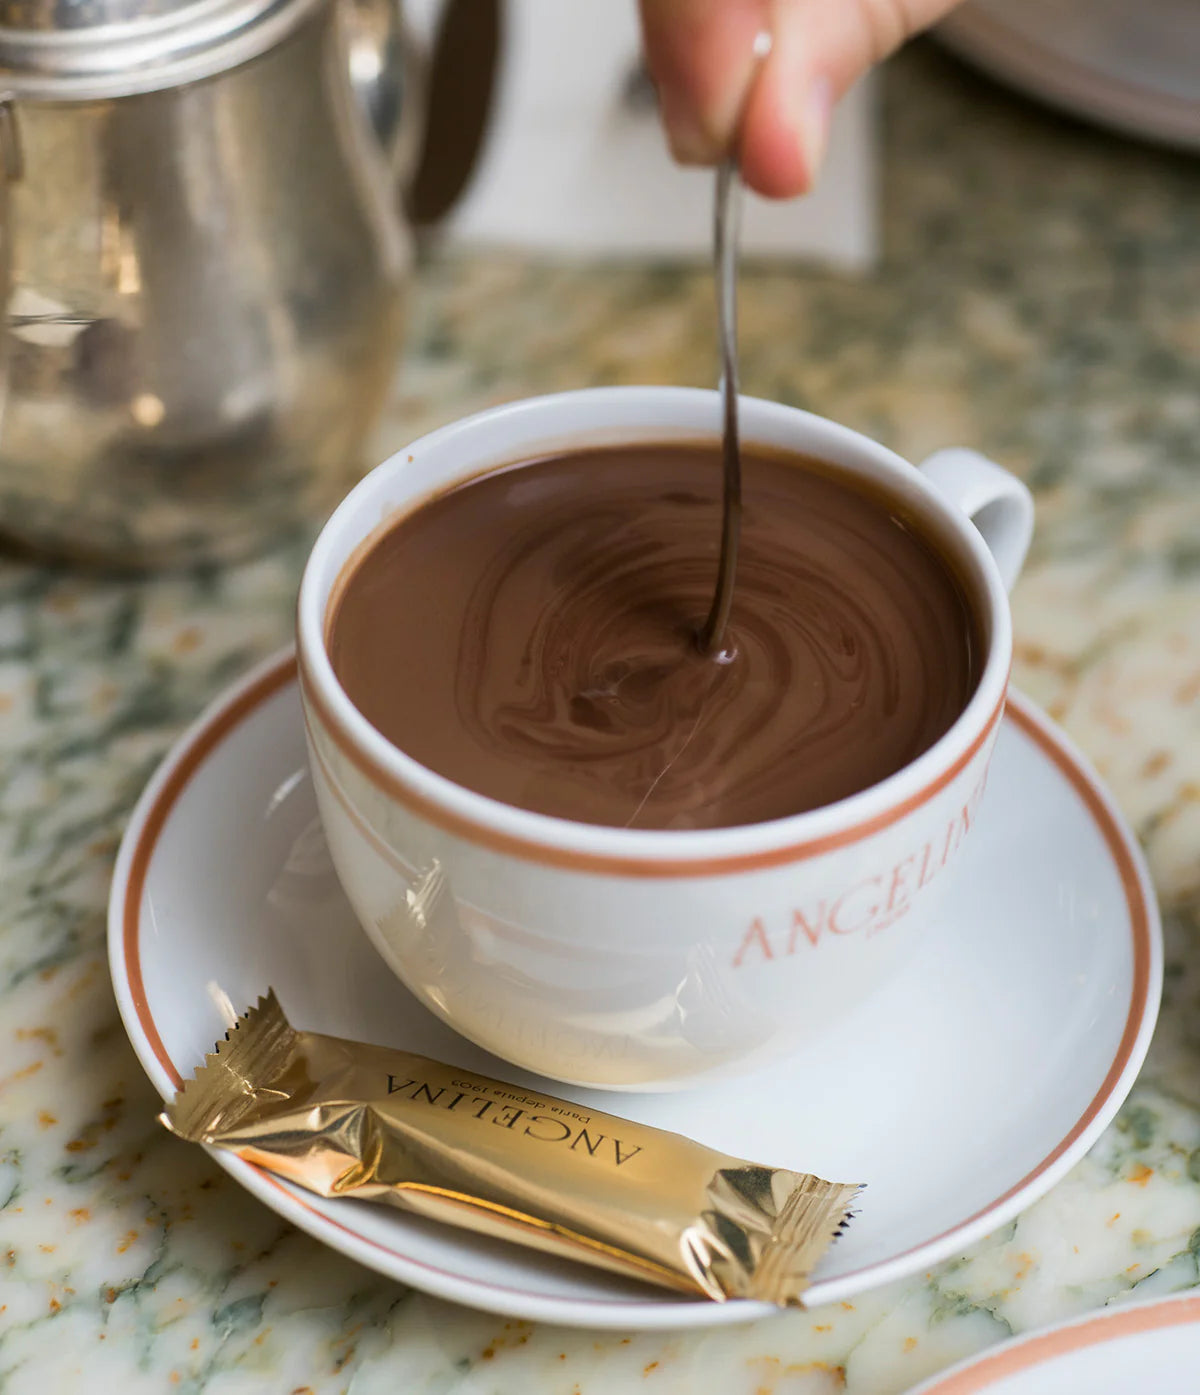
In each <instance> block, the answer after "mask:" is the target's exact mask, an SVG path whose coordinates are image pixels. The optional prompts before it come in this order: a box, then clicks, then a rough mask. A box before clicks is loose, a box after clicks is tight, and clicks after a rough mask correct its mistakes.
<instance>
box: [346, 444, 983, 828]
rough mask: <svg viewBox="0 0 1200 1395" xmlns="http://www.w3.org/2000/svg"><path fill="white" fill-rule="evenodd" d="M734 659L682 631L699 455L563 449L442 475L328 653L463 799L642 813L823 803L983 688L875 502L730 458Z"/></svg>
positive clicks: (702, 515) (945, 721) (907, 547)
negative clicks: (464, 475)
mask: <svg viewBox="0 0 1200 1395" xmlns="http://www.w3.org/2000/svg"><path fill="white" fill-rule="evenodd" d="M743 474H744V489H745V500H746V503H745V515H744V520H743V534H742V549H741V560H740V562H739V567H738V577H737V590H736V593H735V600H734V606H733V612H732V617H731V624H730V632H729V634H730V639H731V640H732V647H731V649H730V648H729V647H727V652H726V653H725V654H724V655H723V656H722V657H721V658H720V659H716V660H714V659H712V658H710V657H707V656H705V655H703V654H702V653H700V651H699V649H698V648H697V645H696V642H695V634H696V630H697V627H698V626H699V624H700V623H701V622H702V621H703V619H704V615H705V613H706V610H707V607H708V604H709V601H710V599H711V594H712V586H713V580H714V574H715V568H716V560H717V550H718V542H719V535H720V483H721V482H720V457H719V449H718V447H717V446H715V445H713V446H708V445H694V446H693V445H647V446H638V447H632V446H622V447H614V448H610V449H595V450H586V451H579V452H575V453H572V454H565V455H561V456H555V457H550V458H546V459H540V460H536V461H532V462H529V463H527V464H523V465H520V466H514V467H511V468H509V469H506V470H502V471H499V472H496V473H493V474H490V475H485V476H482V477H480V478H478V479H475V480H472V481H470V482H468V483H467V484H465V485H460V486H458V487H456V488H454V489H452V490H450V491H448V492H447V493H445V494H442V495H439V496H437V497H436V498H434V499H432V500H430V501H429V502H427V503H425V504H423V505H422V506H421V507H419V508H417V509H416V510H414V511H413V512H412V513H410V514H408V515H406V516H404V517H402V518H401V519H400V520H399V521H398V522H396V523H395V524H393V525H392V526H391V527H390V528H389V529H388V530H387V531H385V532H384V533H383V534H382V535H381V536H380V537H379V539H378V540H377V541H376V542H375V544H374V545H373V546H372V547H370V548H369V549H368V550H367V551H366V552H365V554H364V555H363V556H362V558H361V560H359V561H358V562H357V563H356V564H355V566H354V568H353V570H352V571H350V572H349V574H348V575H347V576H346V577H345V578H344V579H343V583H342V585H341V587H340V590H339V594H338V595H337V596H336V597H335V599H334V602H333V605H332V607H331V615H330V625H329V646H330V654H331V657H332V660H333V665H334V669H335V671H336V673H337V675H338V678H339V680H340V681H341V683H342V686H343V687H344V688H345V690H346V692H347V694H348V695H349V697H350V699H351V700H352V701H353V702H354V704H355V705H356V706H357V707H358V708H359V710H360V711H361V712H362V713H363V714H364V715H365V716H366V717H367V719H368V720H369V721H370V722H372V723H373V725H374V726H376V727H377V728H378V729H379V731H381V732H382V733H383V735H384V736H386V737H387V738H388V739H389V740H390V741H392V742H393V743H394V744H395V745H397V746H399V747H400V748H401V749H402V750H404V751H406V752H407V753H408V754H409V755H411V756H413V757H415V758H416V759H417V760H418V761H420V762H421V763H422V764H424V765H427V766H429V767H430V768H431V769H433V770H435V771H437V772H439V773H440V774H442V775H446V776H448V777H449V778H450V779H452V780H455V781H457V782H458V783H459V784H462V785H465V786H467V787H468V788H470V789H474V790H478V791H480V792H481V793H484V794H488V795H491V796H492V797H493V798H496V799H501V800H504V801H505V802H507V803H510V804H515V805H520V806H522V807H524V808H528V809H534V810H537V811H539V812H542V813H547V814H554V815H558V816H560V817H564V818H571V819H577V820H582V821H585V822H589V823H599V824H610V825H616V826H627V827H637V828H714V827H728V826H732V825H737V824H745V823H757V822H761V821H763V820H767V819H773V818H779V817H782V816H784V815H787V814H794V813H800V812H802V811H803V810H806V809H811V808H815V807H817V806H820V805H823V804H827V803H830V802H832V801H834V800H837V799H840V798H843V797H844V796H846V795H849V794H853V793H855V792H856V791H858V790H861V789H864V788H866V787H868V786H870V785H872V784H875V783H876V782H877V781H879V780H881V779H883V778H884V777H885V776H887V775H890V774H892V773H893V772H894V771H896V770H898V769H900V768H901V767H902V766H904V765H905V764H907V763H908V762H909V761H911V760H912V759H914V758H915V757H916V756H918V755H920V754H921V752H922V751H924V750H925V749H926V748H927V747H929V746H930V745H931V744H932V743H933V742H934V741H936V740H937V738H938V737H939V736H941V735H942V734H943V733H944V732H945V731H946V729H947V728H948V727H949V726H950V724H951V723H952V722H953V721H954V719H955V718H956V717H957V716H958V714H959V713H960V712H961V711H962V709H963V707H964V706H965V705H966V703H967V700H968V699H969V697H970V695H971V692H972V691H973V689H974V687H975V684H976V682H977V680H978V672H979V667H980V656H981V646H980V644H979V642H978V634H977V624H976V621H975V620H974V618H973V614H972V610H971V607H970V605H969V603H968V601H967V599H966V597H965V595H964V593H963V590H962V587H961V584H960V583H959V582H958V580H957V579H956V578H955V576H954V575H953V573H952V571H951V570H950V568H949V567H948V566H947V565H946V563H945V562H944V561H943V560H941V559H940V557H939V556H938V554H937V553H936V551H935V550H934V549H933V547H932V546H931V545H930V543H929V542H928V540H927V539H926V538H925V537H924V536H923V535H922V532H921V531H920V529H919V528H917V527H914V526H913V525H912V523H911V522H907V521H904V520H903V519H902V518H901V517H899V516H898V515H897V513H896V512H895V511H894V510H893V509H892V508H890V507H889V506H888V504H887V502H886V501H885V500H883V499H882V498H878V497H875V496H872V495H870V494H868V493H865V492H859V490H858V489H856V488H852V487H850V486H849V485H848V484H847V483H845V482H843V481H842V480H839V479H836V478H834V477H832V476H831V475H830V474H829V473H827V472H826V470H825V469H823V468H822V467H821V466H820V465H819V463H817V462H813V461H806V460H804V459H803V458H800V457H795V456H783V455H772V454H769V453H767V452H765V451H759V450H755V449H753V448H750V449H746V450H744V452H743Z"/></svg>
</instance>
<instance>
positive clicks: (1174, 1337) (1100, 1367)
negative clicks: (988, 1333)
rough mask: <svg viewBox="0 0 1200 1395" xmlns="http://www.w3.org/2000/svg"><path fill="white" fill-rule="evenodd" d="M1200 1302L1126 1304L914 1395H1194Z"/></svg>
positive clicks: (1035, 1335)
mask: <svg viewBox="0 0 1200 1395" xmlns="http://www.w3.org/2000/svg"><path fill="white" fill-rule="evenodd" d="M1198 1371H1200V1297H1197V1296H1196V1295H1194V1294H1193V1295H1191V1296H1188V1295H1180V1296H1177V1297H1174V1298H1158V1299H1153V1300H1151V1301H1149V1302H1146V1303H1123V1304H1121V1305H1120V1306H1118V1307H1115V1308H1107V1309H1105V1311H1104V1312H1102V1313H1099V1314H1091V1315H1090V1316H1087V1317H1081V1318H1076V1319H1074V1320H1073V1321H1071V1322H1065V1323H1061V1324H1059V1325H1058V1326H1056V1327H1048V1328H1045V1329H1044V1330H1042V1331H1040V1332H1031V1333H1028V1334H1027V1335H1025V1336H1022V1337H1018V1338H1016V1339H1015V1340H1013V1341H1011V1342H1003V1343H1001V1345H1000V1346H998V1347H993V1348H992V1349H991V1350H989V1351H986V1352H984V1353H983V1355H982V1356H976V1357H973V1358H972V1359H971V1360H969V1361H964V1362H962V1363H961V1364H960V1365H958V1366H955V1367H953V1368H952V1369H951V1370H949V1371H943V1372H942V1374H941V1375H939V1376H935V1377H934V1378H933V1380H930V1381H926V1382H925V1384H924V1385H919V1386H918V1387H917V1388H916V1389H915V1390H912V1391H910V1392H909V1395H1079V1392H1081V1391H1086V1392H1087V1395H1131V1393H1132V1392H1138V1391H1153V1392H1154V1395H1195V1390H1196V1385H1197V1372H1198Z"/></svg>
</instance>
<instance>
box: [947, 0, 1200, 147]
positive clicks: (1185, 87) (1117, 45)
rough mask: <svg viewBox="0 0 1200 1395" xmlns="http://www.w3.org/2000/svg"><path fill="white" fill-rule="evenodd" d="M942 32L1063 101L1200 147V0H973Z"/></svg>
mask: <svg viewBox="0 0 1200 1395" xmlns="http://www.w3.org/2000/svg"><path fill="white" fill-rule="evenodd" d="M938 33H939V34H940V35H941V37H942V38H943V39H944V40H945V41H946V42H947V43H948V44H949V45H950V46H951V47H952V48H954V49H957V50H958V52H959V53H961V54H962V55H963V57H965V58H968V59H971V60H972V61H973V62H975V63H976V64H978V66H979V67H981V68H983V69H984V70H985V71H987V72H990V73H991V74H992V75H993V76H995V77H997V78H1000V79H1001V80H1003V81H1005V82H1009V83H1011V84H1012V85H1013V86H1014V87H1018V88H1021V89H1022V90H1023V91H1025V92H1028V93H1030V94H1031V95H1032V96H1034V97H1040V98H1041V99H1042V100H1043V101H1045V102H1049V103H1051V104H1052V105H1054V106H1057V107H1061V108H1063V109H1065V110H1066V111H1069V112H1073V113H1075V114H1076V115H1079V116H1085V117H1088V118H1090V119H1091V120H1093V121H1097V122H1100V123H1101V124H1103V125H1106V126H1111V127H1114V128H1116V129H1117V130H1119V131H1125V132H1128V133H1130V134H1132V135H1135V136H1142V137H1144V138H1146V139H1148V140H1155V141H1162V142H1164V143H1166V144H1168V145H1178V146H1182V147H1185V148H1187V149H1191V150H1196V149H1200V24H1197V19H1196V6H1195V0H1053V3H1047V0H968V3H967V4H965V5H962V6H960V7H959V8H958V9H956V10H954V11H953V12H952V13H951V14H950V15H949V16H948V17H947V18H946V19H944V20H943V21H942V23H941V24H940V25H939V27H938Z"/></svg>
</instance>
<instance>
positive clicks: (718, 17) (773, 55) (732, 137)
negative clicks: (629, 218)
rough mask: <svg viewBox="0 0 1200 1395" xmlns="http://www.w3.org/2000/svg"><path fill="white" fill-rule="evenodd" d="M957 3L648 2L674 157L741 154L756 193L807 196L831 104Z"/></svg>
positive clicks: (651, 48) (645, 16) (654, 65)
mask: <svg viewBox="0 0 1200 1395" xmlns="http://www.w3.org/2000/svg"><path fill="white" fill-rule="evenodd" d="M954 4H955V0H640V6H641V12H642V31H643V34H644V36H645V43H646V58H647V62H648V64H649V67H650V72H651V75H652V76H653V78H654V81H655V84H656V85H657V87H658V94H659V102H660V105H661V108H662V118H663V124H664V126H665V127H666V131H667V139H668V141H669V142H670V145H671V152H672V154H673V155H674V156H675V158H676V159H677V160H680V161H682V162H683V163H684V164H692V165H711V164H715V163H716V162H717V161H718V160H720V159H721V158H722V157H723V156H724V155H726V154H728V153H730V152H731V151H733V150H736V152H737V154H738V158H739V164H740V168H741V175H742V178H743V180H744V181H745V182H746V184H748V185H749V186H750V187H751V188H752V189H756V190H757V191H758V192H759V193H760V194H766V195H768V196H769V197H771V198H789V197H791V196H792V195H794V194H802V193H804V192H805V191H806V190H808V189H809V188H810V187H811V186H812V182H813V180H814V178H815V177H816V173H817V170H818V169H819V167H820V164H821V157H822V156H823V154H824V152H825V142H826V138H827V135H828V128H829V117H830V113H831V111H832V109H833V104H834V102H836V101H837V99H838V98H839V97H840V96H841V95H842V93H843V92H845V90H846V89H847V88H848V87H849V86H850V85H851V84H852V83H853V82H854V81H855V79H856V78H858V77H861V76H862V74H863V73H865V72H866V71H867V69H868V68H869V67H871V65H872V64H874V63H877V62H879V61H880V59H882V58H885V57H886V56H887V55H888V54H889V53H891V52H892V50H893V49H895V48H898V47H899V45H900V44H901V43H903V41H904V40H905V39H906V38H908V37H909V36H910V35H912V34H915V33H916V32H917V31H918V30H919V29H922V28H924V27H925V26H926V25H929V24H932V23H933V22H934V20H936V19H940V18H941V16H942V15H944V14H945V13H946V12H947V11H948V10H950V9H952V8H953V6H954ZM764 34H765V35H766V36H768V37H767V39H766V40H765V41H762V42H759V36H760V35H764ZM768 45H769V48H768ZM762 49H767V51H766V52H765V53H763V52H761V51H760V50H762Z"/></svg>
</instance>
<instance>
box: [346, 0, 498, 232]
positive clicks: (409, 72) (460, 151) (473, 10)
mask: <svg viewBox="0 0 1200 1395" xmlns="http://www.w3.org/2000/svg"><path fill="white" fill-rule="evenodd" d="M342 3H343V7H344V8H343V13H344V16H345V21H346V28H347V31H348V35H349V53H348V60H349V68H350V83H351V86H352V88H353V89H354V93H355V96H356V97H357V99H358V102H359V105H360V107H361V108H362V110H363V112H364V113H365V115H366V118H367V121H368V123H369V124H370V126H371V128H372V130H373V131H374V132H375V137H376V139H377V140H378V142H379V144H380V146H381V148H382V150H383V153H384V159H385V161H386V164H387V168H388V171H389V173H390V175H391V178H392V181H393V185H394V187H395V188H396V190H397V193H398V195H399V196H400V197H401V198H402V199H403V201H404V206H405V210H406V212H407V213H408V216H409V218H410V219H411V220H412V222H413V223H415V224H416V225H417V226H418V227H423V226H429V225H432V224H434V223H436V222H438V221H439V220H440V219H441V218H442V217H443V216H444V215H445V214H446V213H447V212H448V211H449V209H450V208H451V206H452V205H453V204H454V202H455V201H456V199H457V198H458V197H459V195H460V194H461V193H462V192H463V190H464V189H465V188H466V186H467V183H468V182H469V180H470V177H471V174H472V173H473V171H474V169H475V164H476V161H477V159H478V156H479V153H480V151H481V150H482V148H483V140H484V135H485V133H486V130H487V126H488V120H489V117H490V115H491V107H492V99H493V97H494V95H495V89H496V78H497V74H498V71H499V55H500V46H501V42H502V37H503V8H502V0H444V3H442V4H440V5H438V6H437V7H436V10H435V13H434V15H433V18H434V20H435V22H434V24H433V28H432V32H431V34H430V35H429V38H428V48H427V49H426V46H425V44H423V43H422V42H421V41H420V40H418V38H417V36H416V35H415V34H414V32H413V30H412V29H411V28H410V26H409V25H408V23H407V22H406V20H405V17H404V12H403V0H342Z"/></svg>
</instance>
